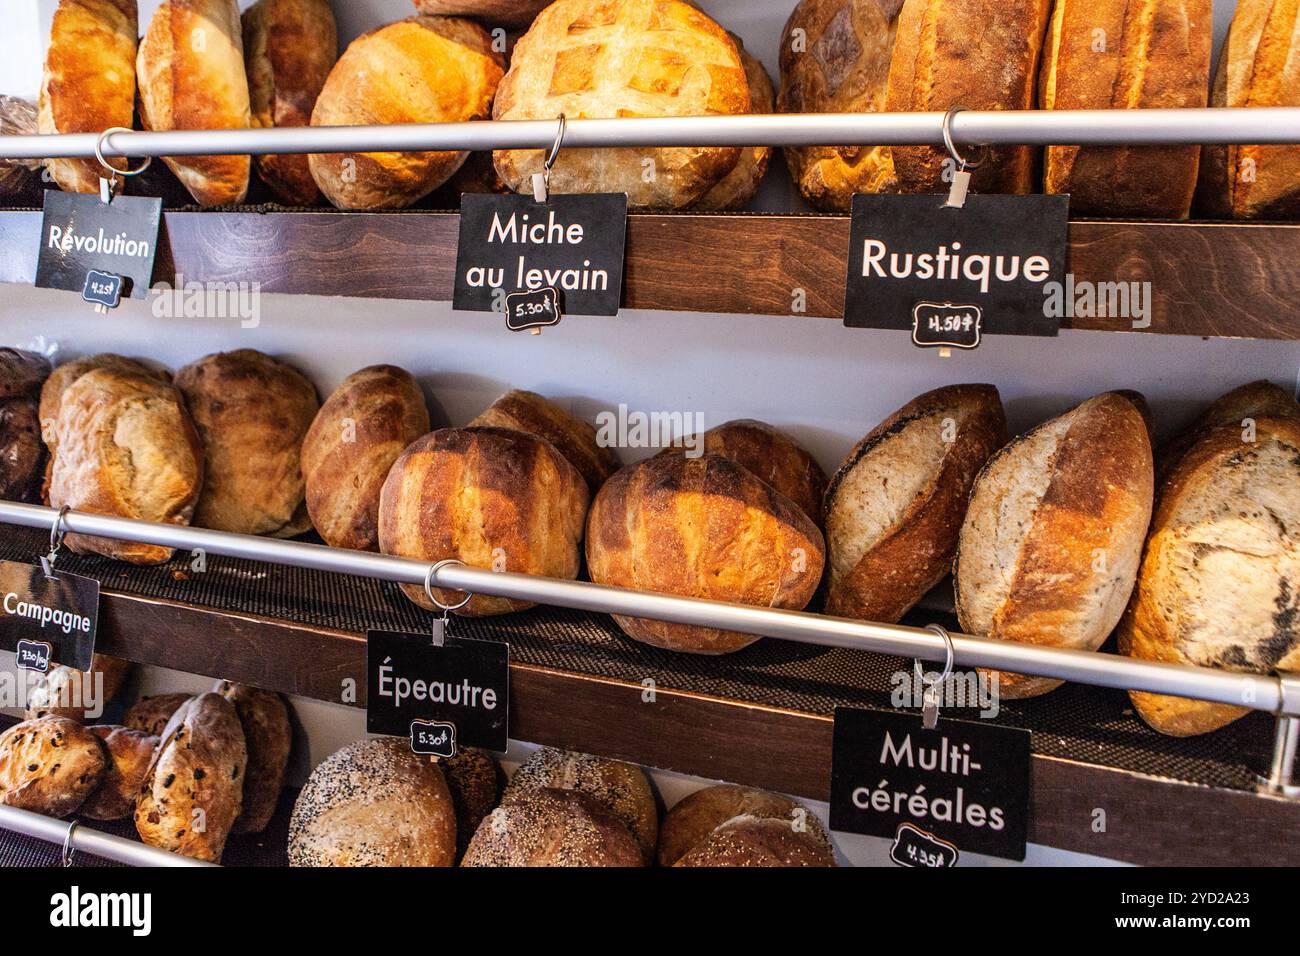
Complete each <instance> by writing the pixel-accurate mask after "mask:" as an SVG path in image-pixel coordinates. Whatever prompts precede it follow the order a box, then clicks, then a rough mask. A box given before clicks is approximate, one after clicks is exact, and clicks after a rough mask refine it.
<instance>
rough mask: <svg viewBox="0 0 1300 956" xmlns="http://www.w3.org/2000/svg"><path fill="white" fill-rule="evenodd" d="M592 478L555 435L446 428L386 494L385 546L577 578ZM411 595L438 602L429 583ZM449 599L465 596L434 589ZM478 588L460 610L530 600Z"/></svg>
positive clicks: (417, 448) (518, 606) (427, 557)
mask: <svg viewBox="0 0 1300 956" xmlns="http://www.w3.org/2000/svg"><path fill="white" fill-rule="evenodd" d="M587 501H588V495H587V485H586V483H585V482H584V481H583V480H582V475H580V474H578V469H576V468H574V467H573V466H572V465H571V464H569V462H568V461H567V460H566V459H565V458H564V456H563V455H561V454H560V453H559V452H558V451H556V450H555V446H554V445H552V444H551V443H550V442H547V441H543V440H542V439H540V438H535V437H534V436H532V435H526V434H524V433H523V432H517V431H510V430H507V429H504V428H443V429H441V430H439V431H436V432H431V433H430V434H428V435H425V436H424V437H423V438H421V439H419V440H418V441H416V442H414V443H413V444H412V445H411V446H410V447H409V448H407V449H406V451H404V452H403V453H402V456H401V457H400V458H398V459H397V461H396V462H395V463H394V464H393V467H392V470H391V471H389V473H388V478H387V480H386V481H385V482H384V488H383V491H382V492H381V493H380V496H379V548H380V550H381V551H383V552H384V554H396V555H400V556H401V557H404V558H417V559H419V560H421V561H442V560H445V559H451V558H455V559H458V560H460V561H463V562H464V563H465V564H467V565H469V566H470V567H472V568H492V569H495V570H498V571H516V572H520V573H523V574H537V575H541V576H543V577H551V578H575V577H577V576H578V544H579V542H580V541H581V540H582V528H583V520H584V519H585V518H586V515H587ZM402 590H403V591H405V592H406V596H407V597H409V598H410V599H411V600H412V601H415V602H416V603H417V604H419V605H420V606H421V607H424V608H428V609H429V610H433V605H432V604H430V603H429V599H428V598H427V597H425V594H424V588H423V587H422V586H420V585H402ZM434 593H435V594H436V595H437V597H438V600H439V601H441V602H442V603H443V604H444V605H447V606H451V605H454V604H458V603H460V601H461V600H463V598H464V595H463V594H460V593H459V592H456V591H448V590H446V589H443V588H435V589H434ZM531 606H532V605H531V603H530V602H527V601H515V600H512V599H510V598H500V597H490V596H488V595H483V594H476V595H474V597H473V598H472V599H471V600H470V602H469V604H468V605H467V606H465V607H464V608H462V609H461V610H460V611H459V612H458V613H460V614H466V615H470V616H472V617H479V616H483V615H490V614H507V613H509V612H511V611H522V610H524V609H525V608H528V607H531Z"/></svg>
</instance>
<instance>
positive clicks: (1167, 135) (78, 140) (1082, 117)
mask: <svg viewBox="0 0 1300 956" xmlns="http://www.w3.org/2000/svg"><path fill="white" fill-rule="evenodd" d="M945 115H946V114H944V113H939V112H929V113H799V114H774V115H746V116H689V117H660V118H628V119H575V120H569V121H568V122H567V124H566V128H565V131H564V145H565V147H566V148H580V147H620V146H622V147H626V146H633V147H654V146H839V145H844V144H852V143H859V144H869V145H880V146H909V145H913V146H914V145H926V146H936V147H942V146H943V132H942V130H943V120H944V116H945ZM557 119H558V117H557ZM556 129H557V124H556V120H511V121H480V122H469V123H428V124H405V125H401V124H399V125H393V126H303V127H277V128H273V129H240V130H178V131H171V132H145V131H135V132H110V133H107V134H104V135H103V152H104V155H106V156H201V155H239V154H247V153H256V154H271V153H339V152H425V151H433V150H489V149H548V148H550V147H551V145H552V144H554V142H555V140H556ZM952 133H953V139H954V141H955V142H956V144H957V145H959V146H960V145H967V146H972V145H985V144H987V145H1001V144H1008V145H1010V144H1014V145H1025V146H1051V145H1077V146H1151V145H1166V146H1168V145H1180V144H1181V145H1192V146H1196V145H1204V144H1216V143H1250V144H1290V143H1300V108H1296V107H1261V108H1257V109H1247V108H1219V109H1158V110H963V111H961V112H958V113H955V114H954V116H953V120H952ZM100 138H101V134H97V133H65V134H58V135H30V136H4V137H0V158H6V159H49V158H51V157H68V158H79V159H92V158H94V156H95V146H96V143H97V142H98V141H99V140H100Z"/></svg>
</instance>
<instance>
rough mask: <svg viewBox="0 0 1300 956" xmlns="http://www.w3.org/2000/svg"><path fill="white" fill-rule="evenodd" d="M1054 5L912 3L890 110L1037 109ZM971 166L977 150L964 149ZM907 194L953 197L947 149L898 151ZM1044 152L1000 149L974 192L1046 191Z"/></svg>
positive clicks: (1035, 1)
mask: <svg viewBox="0 0 1300 956" xmlns="http://www.w3.org/2000/svg"><path fill="white" fill-rule="evenodd" d="M1051 7H1052V0H906V2H905V3H904V4H903V9H902V12H901V13H900V14H899V18H898V33H897V37H896V39H895V41H894V55H893V59H892V61H891V62H890V68H889V95H888V97H887V100H886V105H887V108H888V109H889V110H891V111H894V112H911V111H925V110H931V111H936V112H944V111H946V110H948V109H951V108H952V107H954V106H962V107H965V108H966V109H969V110H1028V109H1033V107H1034V90H1035V84H1036V81H1037V79H1038V63H1039V58H1040V54H1041V53H1042V49H1043V37H1044V33H1045V31H1046V27H1047V18H1048V13H1049V12H1050V10H1051ZM959 149H960V151H961V153H962V155H963V156H964V157H966V158H967V159H969V160H977V159H979V155H978V154H979V151H978V150H977V149H975V148H974V147H970V146H966V147H959ZM893 154H894V169H895V172H896V173H897V175H898V182H899V188H900V189H902V191H903V192H908V193H932V192H946V191H947V188H948V184H947V182H945V181H944V177H943V173H944V164H945V163H948V164H949V166H951V160H950V159H949V157H948V153H947V150H945V149H942V148H936V147H933V146H897V147H895V148H894V150H893ZM1039 155H1040V152H1039V150H1038V148H1037V147H1030V146H999V147H995V148H993V149H991V150H990V151H989V154H988V156H987V157H986V158H985V159H984V160H983V161H982V163H981V165H980V167H979V168H978V169H973V170H971V173H972V179H971V188H972V189H973V190H975V191H977V192H987V193H1028V192H1033V191H1034V190H1035V189H1036V188H1037V186H1038V164H1039Z"/></svg>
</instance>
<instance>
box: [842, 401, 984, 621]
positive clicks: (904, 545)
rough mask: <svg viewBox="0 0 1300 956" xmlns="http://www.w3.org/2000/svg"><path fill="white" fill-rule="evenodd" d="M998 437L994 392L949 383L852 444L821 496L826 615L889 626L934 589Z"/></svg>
mask: <svg viewBox="0 0 1300 956" xmlns="http://www.w3.org/2000/svg"><path fill="white" fill-rule="evenodd" d="M1006 439H1007V425H1006V417H1005V415H1004V413H1003V410H1002V400H1001V398H1000V397H999V395H998V390H997V389H996V388H995V387H993V386H992V385H951V386H948V387H946V388H939V389H935V390H934V391H932V392H926V393H925V394H924V395H921V396H919V397H917V398H915V399H913V400H912V401H910V402H908V403H907V404H906V405H904V406H903V407H902V408H900V409H899V410H898V411H896V412H894V414H892V415H890V416H889V417H888V418H886V419H885V420H884V421H883V422H881V423H880V424H879V425H877V426H876V427H875V428H874V429H872V431H871V432H870V433H869V434H868V435H867V437H865V438H864V439H862V441H860V442H858V444H857V445H856V446H855V447H854V448H853V450H852V451H850V452H849V454H848V457H847V458H845V459H844V463H843V464H841V465H840V467H839V469H838V470H837V471H836V472H835V475H834V477H833V478H832V479H831V482H830V485H829V487H828V488H827V490H826V546H827V550H828V552H829V563H830V591H829V594H828V597H827V602H826V613H827V614H834V615H839V616H842V617H853V618H858V619H860V620H866V621H878V622H882V623H885V624H892V623H894V622H895V621H898V620H899V619H900V618H902V616H903V615H904V614H906V613H907V612H908V610H910V609H911V608H912V607H913V606H914V605H915V604H916V602H917V601H919V600H920V599H921V598H922V597H924V596H925V594H926V592H927V591H929V590H930V589H931V588H933V587H934V586H935V585H936V584H938V583H939V582H940V581H941V580H942V579H943V577H944V576H945V575H946V574H947V573H948V571H949V570H950V569H951V567H952V558H953V554H954V553H955V552H956V549H957V535H958V533H959V532H960V530H961V525H962V520H963V519H964V518H965V516H966V504H967V501H968V499H969V498H970V491H971V488H972V487H973V486H974V483H975V476H976V475H977V474H978V473H979V470H980V469H981V468H983V467H984V463H985V462H987V461H988V459H989V456H991V455H992V454H993V453H994V452H995V451H997V450H998V449H999V448H1001V447H1002V445H1003V444H1005V443H1006Z"/></svg>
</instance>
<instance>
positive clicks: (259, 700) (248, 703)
mask: <svg viewBox="0 0 1300 956" xmlns="http://www.w3.org/2000/svg"><path fill="white" fill-rule="evenodd" d="M212 692H213V693H214V694H220V695H221V696H222V697H224V698H225V699H226V700H228V701H230V703H232V704H234V705H235V714H236V716H238V717H239V726H240V727H241V728H243V731H244V746H245V748H246V749H247V751H248V770H247V772H246V773H245V774H244V794H243V799H242V801H241V804H240V811H239V817H238V818H237V819H236V820H235V825H234V827H232V829H231V832H233V833H261V832H262V831H263V830H265V829H266V825H267V824H268V823H270V822H271V816H272V814H274V813H275V805H276V804H277V803H278V802H279V800H280V790H281V789H282V788H283V787H284V771H285V767H287V766H288V764H289V748H290V747H291V746H292V745H293V728H292V727H291V726H290V725H289V708H288V706H287V705H286V704H285V702H284V698H283V697H281V696H280V695H279V694H277V693H274V692H273V691H269V690H262V689H261V688H258V687H250V686H248V685H247V684H236V683H233V682H231V681H218V682H217V685H216V686H215V687H214V688H213V689H212Z"/></svg>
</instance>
